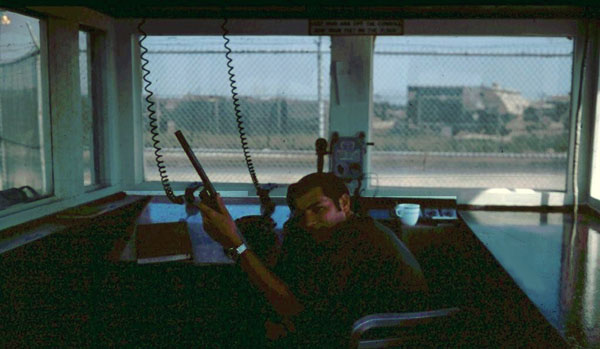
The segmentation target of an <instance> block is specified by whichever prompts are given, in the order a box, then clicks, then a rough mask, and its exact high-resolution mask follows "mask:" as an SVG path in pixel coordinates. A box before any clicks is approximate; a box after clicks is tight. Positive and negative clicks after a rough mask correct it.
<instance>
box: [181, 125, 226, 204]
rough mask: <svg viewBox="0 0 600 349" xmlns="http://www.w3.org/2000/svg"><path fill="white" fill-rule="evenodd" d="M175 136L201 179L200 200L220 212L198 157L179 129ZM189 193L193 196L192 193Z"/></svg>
mask: <svg viewBox="0 0 600 349" xmlns="http://www.w3.org/2000/svg"><path fill="white" fill-rule="evenodd" d="M175 137H177V140H178V141H179V144H181V147H182V148H183V151H185V154H186V155H187V157H188V159H190V162H191V163H192V166H194V169H195V170H196V172H197V173H198V175H199V176H200V179H202V185H203V188H202V190H201V191H200V201H202V203H203V204H205V205H206V206H208V207H210V208H212V209H214V210H216V211H218V212H220V211H221V210H220V209H219V204H218V203H217V191H216V190H215V187H214V186H213V185H212V183H211V182H210V179H208V176H207V175H206V172H204V169H203V168H202V165H200V161H198V158H197V157H196V155H195V154H194V152H193V151H192V148H191V147H190V145H189V144H188V142H187V140H186V139H185V137H184V136H183V133H181V131H177V132H175ZM191 195H192V197H193V193H192V194H191Z"/></svg>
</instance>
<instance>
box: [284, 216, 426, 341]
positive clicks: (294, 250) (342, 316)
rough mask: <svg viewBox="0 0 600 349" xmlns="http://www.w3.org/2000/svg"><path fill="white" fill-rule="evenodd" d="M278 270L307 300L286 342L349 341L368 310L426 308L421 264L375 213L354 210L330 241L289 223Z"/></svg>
mask: <svg viewBox="0 0 600 349" xmlns="http://www.w3.org/2000/svg"><path fill="white" fill-rule="evenodd" d="M274 272H275V274H277V276H279V277H280V278H281V279H282V280H283V281H284V282H285V283H286V284H287V285H288V286H289V288H290V290H291V291H292V292H293V293H294V295H296V297H297V298H298V300H299V301H300V303H302V304H303V305H304V311H303V312H302V313H301V314H300V315H298V316H297V317H296V318H295V319H294V320H293V321H294V324H295V325H296V328H297V331H296V334H295V335H294V334H292V335H289V336H288V338H287V339H286V341H288V342H289V343H286V345H288V344H290V345H297V344H302V343H304V344H309V345H315V344H318V345H320V346H322V345H325V344H327V345H328V346H330V345H343V343H345V342H346V341H347V340H348V338H349V335H350V331H351V327H352V324H353V323H354V321H356V320H358V319H359V318H360V317H362V316H364V315H368V314H373V313H381V312H405V311H418V310H423V309H424V307H425V306H424V304H423V301H422V300H423V299H424V295H425V293H426V292H427V286H426V282H425V279H424V278H423V274H422V272H421V268H420V267H419V264H418V263H417V261H416V260H415V258H414V257H413V255H412V254H411V253H410V251H409V250H408V249H407V248H406V247H405V246H404V245H403V244H402V242H400V240H399V239H398V238H397V237H396V236H395V235H394V234H393V232H391V231H389V230H387V228H386V227H384V226H382V225H381V224H379V223H377V222H375V221H374V220H373V219H372V218H370V217H359V216H357V215H353V216H352V217H350V218H349V219H348V220H347V221H345V222H344V223H342V224H341V225H340V226H339V227H338V228H337V229H336V231H335V232H334V233H333V234H332V236H331V238H330V239H328V240H327V241H324V242H317V241H315V240H314V239H313V238H312V237H311V236H310V234H308V233H307V232H306V231H303V230H301V229H299V228H297V227H289V226H288V232H287V235H286V237H285V239H284V243H283V248H282V255H281V256H280V258H279V260H278V262H277V265H276V266H275V268H274Z"/></svg>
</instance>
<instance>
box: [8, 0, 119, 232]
mask: <svg viewBox="0 0 600 349" xmlns="http://www.w3.org/2000/svg"><path fill="white" fill-rule="evenodd" d="M29 10H30V11H32V12H33V13H35V15H33V16H35V17H38V18H40V22H41V23H43V24H42V25H41V30H40V36H41V37H44V38H45V39H44V40H40V41H42V42H43V43H44V41H45V45H42V47H41V50H42V58H44V57H46V60H45V61H44V59H43V60H42V62H41V65H42V69H41V70H42V86H43V87H42V88H43V93H42V98H43V100H44V103H43V108H44V130H48V133H47V134H46V133H45V135H47V136H48V137H49V138H50V139H47V140H46V141H45V146H44V148H45V149H47V152H48V153H49V152H51V157H48V159H51V162H52V173H51V179H52V181H53V188H54V190H53V193H52V195H51V196H50V197H48V198H44V199H41V200H37V201H34V202H31V203H26V204H18V205H14V206H12V207H9V208H7V209H5V210H2V211H0V230H3V229H7V228H10V227H12V226H15V225H18V224H21V223H24V222H27V221H31V220H34V219H37V218H41V217H44V216H47V215H50V214H53V213H55V212H58V211H60V210H64V209H66V208H69V207H73V206H76V205H79V204H82V203H85V202H89V201H93V200H96V199H99V198H102V197H106V196H108V195H111V194H114V193H117V192H119V191H121V190H122V185H121V178H120V177H121V173H120V166H119V165H120V161H119V158H120V153H121V151H120V149H119V134H118V128H117V120H118V119H119V115H118V106H117V104H116V103H113V102H111V101H116V100H117V95H118V87H117V75H116V69H115V59H114V50H113V48H114V42H115V32H114V20H113V19H112V18H110V17H108V16H106V15H103V14H101V13H98V12H96V11H92V10H89V9H86V8H83V7H31V8H29ZM27 15H31V14H30V13H28V14H27ZM80 26H85V27H88V28H93V29H98V30H100V31H102V32H104V33H105V34H104V35H105V37H104V38H103V40H102V41H103V43H102V44H101V45H100V47H99V49H100V50H101V51H103V52H100V53H99V55H100V56H101V57H103V59H102V60H101V63H100V64H99V69H100V71H101V74H102V78H101V79H102V81H103V84H102V98H101V105H102V107H103V108H104V109H103V114H104V119H105V120H104V121H105V124H104V126H105V134H104V137H105V146H104V149H103V150H102V151H103V152H104V154H103V158H104V159H105V160H104V164H103V166H105V167H104V174H105V176H106V177H105V180H104V186H103V187H101V188H92V189H93V190H88V189H90V188H85V187H84V185H83V165H82V163H83V162H82V161H74V160H73V159H81V158H82V156H81V149H82V144H81V142H82V141H83V140H82V137H81V135H82V123H81V104H80V85H79V84H80V80H79V64H78V60H79V38H78V35H79V30H80Z"/></svg>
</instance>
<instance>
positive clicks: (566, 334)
mask: <svg viewBox="0 0 600 349" xmlns="http://www.w3.org/2000/svg"><path fill="white" fill-rule="evenodd" d="M459 215H460V217H461V218H462V219H463V220H464V222H465V223H466V224H467V226H468V227H469V228H470V229H471V230H472V231H473V233H474V234H475V235H476V236H477V238H478V239H479V240H480V241H481V242H482V243H483V244H484V245H485V246H486V248H487V249H488V250H489V252H490V253H491V254H492V255H493V257H494V258H495V259H496V261H497V262H498V263H499V264H500V265H501V266H502V267H503V268H504V270H505V271H506V272H507V273H508V274H509V275H510V277H511V278H512V279H513V280H514V281H515V283H516V284H517V285H518V287H519V288H520V289H521V290H522V291H523V292H524V293H525V294H526V295H527V297H528V298H529V299H530V300H531V302H533V304H534V305H535V306H536V307H537V308H538V309H539V310H540V312H541V313H542V314H543V316H544V317H545V318H546V319H547V320H548V322H549V323H550V324H551V325H552V326H553V327H554V328H555V329H556V330H558V332H559V333H560V334H561V336H562V337H563V338H564V339H565V340H566V341H567V343H569V345H578V346H584V347H598V346H600V233H599V232H600V220H599V219H598V218H595V217H591V216H589V215H584V214H579V215H578V217H577V220H576V222H577V224H576V227H575V229H573V222H574V220H573V215H572V214H571V213H560V212H554V213H542V212H506V211H505V212H501V211H474V210H461V211H459Z"/></svg>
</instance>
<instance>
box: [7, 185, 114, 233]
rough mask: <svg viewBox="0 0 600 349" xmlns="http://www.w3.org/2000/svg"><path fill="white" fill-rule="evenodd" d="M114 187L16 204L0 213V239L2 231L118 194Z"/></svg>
mask: <svg viewBox="0 0 600 349" xmlns="http://www.w3.org/2000/svg"><path fill="white" fill-rule="evenodd" d="M118 192H119V190H118V188H116V187H105V188H102V189H98V190H95V191H92V192H87V193H82V194H81V195H78V196H76V197H72V198H69V199H60V198H58V197H56V196H51V197H47V198H44V199H40V200H37V201H33V202H29V203H25V204H17V205H14V206H11V207H9V208H7V209H5V210H2V211H0V218H1V221H0V231H1V232H0V238H1V237H4V236H5V234H4V233H5V231H4V230H10V229H9V228H11V227H14V226H17V225H19V224H23V223H26V222H29V221H32V220H35V219H39V218H42V217H45V216H49V215H52V214H54V213H57V212H59V211H62V210H65V209H68V208H71V207H74V206H77V205H81V204H84V203H86V202H90V201H94V200H98V199H100V198H103V197H106V196H109V195H112V194H115V193H118Z"/></svg>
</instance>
